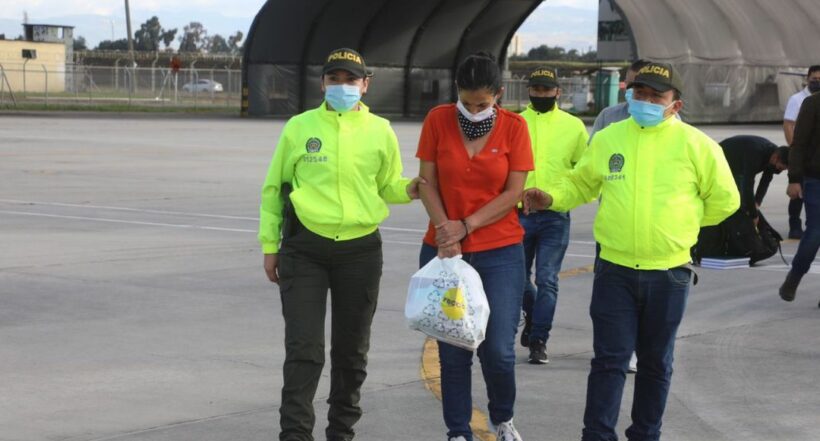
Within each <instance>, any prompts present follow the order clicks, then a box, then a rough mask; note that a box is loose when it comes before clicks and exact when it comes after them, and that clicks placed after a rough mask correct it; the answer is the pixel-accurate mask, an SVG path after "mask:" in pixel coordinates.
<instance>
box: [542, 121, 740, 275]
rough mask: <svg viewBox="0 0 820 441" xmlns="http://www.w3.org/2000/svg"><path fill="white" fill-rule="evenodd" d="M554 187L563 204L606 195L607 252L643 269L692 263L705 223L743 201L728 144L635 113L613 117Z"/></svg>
mask: <svg viewBox="0 0 820 441" xmlns="http://www.w3.org/2000/svg"><path fill="white" fill-rule="evenodd" d="M548 193H550V195H551V196H552V197H553V206H552V208H553V209H554V210H557V211H567V210H569V209H571V208H574V207H576V206H578V205H581V204H584V203H587V202H590V201H593V200H595V199H596V198H597V197H598V196H599V195H600V196H601V203H600V206H599V208H598V213H597V215H596V217H595V228H594V230H595V240H596V241H598V243H600V244H601V258H602V259H604V260H607V261H610V262H612V263H615V264H618V265H621V266H626V267H630V268H635V269H640V270H656V269H668V268H674V267H676V266H680V265H684V264H686V263H687V262H689V261H690V249H691V247H692V246H693V245H694V244H695V243H696V242H697V239H698V232H699V231H700V227H703V226H709V225H717V224H719V223H720V222H721V221H723V220H724V219H726V218H727V217H728V216H730V215H731V214H732V213H734V212H735V211H736V210H737V209H738V207H739V206H740V195H739V194H738V190H737V185H736V184H735V181H734V178H733V177H732V172H731V170H730V169H729V165H728V164H727V162H726V158H725V157H724V156H723V152H722V151H721V149H720V146H719V145H718V144H717V143H716V142H715V141H713V140H712V139H710V138H709V137H708V136H707V135H706V134H704V133H703V132H701V131H700V130H698V129H696V128H694V127H692V126H690V125H688V124H686V123H684V122H681V121H680V120H678V119H676V118H667V119H666V120H665V121H664V122H662V123H661V124H659V125H658V126H656V127H641V126H639V125H638V124H637V123H636V122H635V120H634V119H633V118H629V119H627V120H624V121H621V122H618V123H614V124H612V125H610V126H609V127H607V128H606V129H604V130H602V131H601V132H599V133H598V134H596V135H595V137H594V138H593V139H592V143H591V144H590V146H589V148H588V149H587V150H586V151H585V152H584V154H583V155H582V157H581V160H580V161H579V162H578V164H577V165H576V166H575V169H574V170H573V171H571V172H569V173H568V174H567V175H565V177H564V178H563V179H561V180H560V181H558V182H556V183H555V185H554V187H553V188H551V189H550V190H549V191H548Z"/></svg>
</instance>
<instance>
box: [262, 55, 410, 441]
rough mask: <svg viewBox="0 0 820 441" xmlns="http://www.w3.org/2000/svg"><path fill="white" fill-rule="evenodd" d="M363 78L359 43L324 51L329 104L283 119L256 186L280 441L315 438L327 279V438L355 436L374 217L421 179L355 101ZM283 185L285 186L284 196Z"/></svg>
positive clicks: (377, 259) (376, 250)
mask: <svg viewBox="0 0 820 441" xmlns="http://www.w3.org/2000/svg"><path fill="white" fill-rule="evenodd" d="M369 76H370V75H369V74H368V71H367V68H366V66H365V63H364V60H363V59H362V56H361V55H360V54H359V53H357V52H356V51H354V50H351V49H345V48H343V49H337V50H334V51H333V52H331V53H330V55H329V56H328V58H327V62H326V63H325V66H324V69H323V72H322V91H323V92H324V94H325V102H323V103H322V105H321V106H319V107H318V108H316V109H313V110H309V111H307V112H304V113H302V114H300V115H297V116H294V117H293V118H291V119H290V121H288V123H287V124H286V125H285V128H284V130H283V132H282V136H281V138H280V140H279V144H278V145H277V147H276V151H275V153H274V155H273V161H272V162H271V164H270V169H269V171H268V175H267V179H266V180H265V184H264V187H263V188H262V204H261V207H260V224H259V241H260V242H261V244H262V251H263V253H264V254H265V263H264V266H265V272H266V273H267V275H268V278H269V279H270V280H271V282H274V283H278V284H279V290H280V293H281V296H282V315H283V316H284V318H285V364H284V386H283V387H282V403H281V407H280V410H279V411H280V426H281V433H280V437H279V438H280V439H281V440H283V441H286V440H298V441H308V440H312V439H313V436H312V433H313V425H314V422H315V416H314V411H313V404H312V402H313V398H314V395H315V393H316V387H317V385H318V383H319V377H320V375H321V373H322V367H323V366H324V361H325V350H324V323H325V304H326V299H327V291H328V289H330V296H331V311H332V330H331V352H330V357H331V372H330V396H329V398H328V403H329V404H330V410H329V411H328V421H329V425H328V427H327V431H326V432H327V439H328V440H350V439H352V438H353V434H354V433H353V429H352V428H353V425H354V424H355V423H356V421H358V419H359V418H360V417H361V414H362V411H361V408H360V407H359V398H360V394H359V389H360V388H361V385H362V383H363V382H364V379H365V377H366V375H367V372H366V370H365V368H366V365H367V351H368V349H369V344H370V325H371V322H372V318H373V314H374V312H375V310H376V300H377V297H378V292H379V280H380V278H381V272H382V250H381V237H380V235H379V231H378V225H379V223H380V222H381V221H383V220H384V219H385V218H386V217H387V215H388V209H387V205H386V204H387V203H407V202H410V200H411V199H415V198H417V197H418V193H417V192H418V178H417V179H415V180H412V181H411V180H410V179H406V178H403V177H402V176H401V172H402V164H401V157H400V155H399V146H398V141H397V139H396V135H395V133H394V132H393V130H392V128H391V127H390V123H389V122H388V121H387V120H385V119H383V118H380V117H378V116H376V115H374V114H372V113H370V112H369V110H368V108H367V106H365V105H364V104H362V103H361V102H360V99H361V96H362V95H363V94H364V93H366V92H367V88H368V86H369V83H370V78H369ZM283 187H285V188H286V189H287V188H288V187H290V188H292V191H291V192H290V194H289V198H288V197H287V195H285V194H283ZM286 192H287V190H286V191H285V193H286ZM288 200H289V202H288ZM283 209H284V213H283ZM280 237H281V238H282V239H281V240H280Z"/></svg>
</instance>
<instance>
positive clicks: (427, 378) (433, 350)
mask: <svg viewBox="0 0 820 441" xmlns="http://www.w3.org/2000/svg"><path fill="white" fill-rule="evenodd" d="M592 271H593V265H586V266H581V267H578V268H573V269H570V270H566V271H562V272H560V273H559V274H558V277H560V278H562V279H568V278H571V277H576V276H579V275H581V274H588V273H591V272H592ZM420 374H421V380H422V381H423V382H424V387H425V388H427V390H429V391H430V392H432V393H433V396H434V397H436V399H437V400H439V401H441V366H440V365H439V360H438V342H436V340H435V339H432V338H427V339H426V340H425V341H424V348H423V350H422V353H421V370H420ZM470 428H471V429H472V430H473V435H474V436H475V437H476V438H478V439H479V440H481V441H496V437H495V433H492V432H491V431H490V424H489V419H488V417H487V415H486V414H485V413H484V412H482V411H480V410H478V409H477V408H475V407H473V416H472V419H471V420H470Z"/></svg>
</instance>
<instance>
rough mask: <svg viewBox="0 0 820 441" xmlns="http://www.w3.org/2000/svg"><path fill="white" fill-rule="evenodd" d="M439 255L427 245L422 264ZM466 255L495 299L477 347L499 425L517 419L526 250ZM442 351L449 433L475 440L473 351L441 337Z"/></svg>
mask: <svg viewBox="0 0 820 441" xmlns="http://www.w3.org/2000/svg"><path fill="white" fill-rule="evenodd" d="M436 254H437V250H436V248H434V247H431V246H430V245H427V244H423V245H422V247H421V253H420V255H419V267H422V266H424V265H426V264H427V262H429V261H430V260H432V259H433V258H434V257H436ZM462 258H463V259H464V261H466V262H467V263H469V264H470V265H472V267H473V268H475V270H476V271H477V272H478V274H479V275H480V276H481V282H482V283H483V284H484V292H485V293H486V294H487V301H488V303H489V304H490V320H489V323H488V324H487V332H486V337H485V340H484V342H482V343H481V345H480V346H479V347H478V358H479V360H480V361H481V372H482V373H483V374H484V383H485V385H486V387H487V398H489V404H488V407H489V411H490V420H491V421H492V423H493V424H500V423H503V422H505V421H509V420H510V419H512V417H513V406H514V404H515V333H516V331H518V317H519V315H520V311H521V297H522V295H523V294H522V293H523V291H524V287H523V282H524V249H523V247H522V246H521V244H516V245H510V246H506V247H502V248H496V249H493V250H488V251H480V252H476V253H467V254H464V256H463V257H462ZM438 355H439V362H440V364H441V405H442V408H443V412H444V423H445V424H446V425H447V429H448V432H447V436H449V437H457V436H463V437H464V438H466V439H467V441H471V440H472V439H473V433H472V431H471V430H470V417H471V416H472V413H473V400H472V393H471V389H472V387H471V386H472V385H471V378H472V376H471V373H470V372H471V370H472V365H473V352H472V351H467V350H465V349H462V348H459V347H456V346H453V345H449V344H447V343H442V342H439V343H438Z"/></svg>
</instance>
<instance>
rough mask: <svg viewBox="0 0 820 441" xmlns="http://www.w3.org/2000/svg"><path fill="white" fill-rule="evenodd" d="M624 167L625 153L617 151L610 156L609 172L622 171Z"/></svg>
mask: <svg viewBox="0 0 820 441" xmlns="http://www.w3.org/2000/svg"><path fill="white" fill-rule="evenodd" d="M623 168H624V155H622V154H620V153H615V154H614V155H612V156H610V157H609V172H610V173H620V172H621V170H623Z"/></svg>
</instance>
